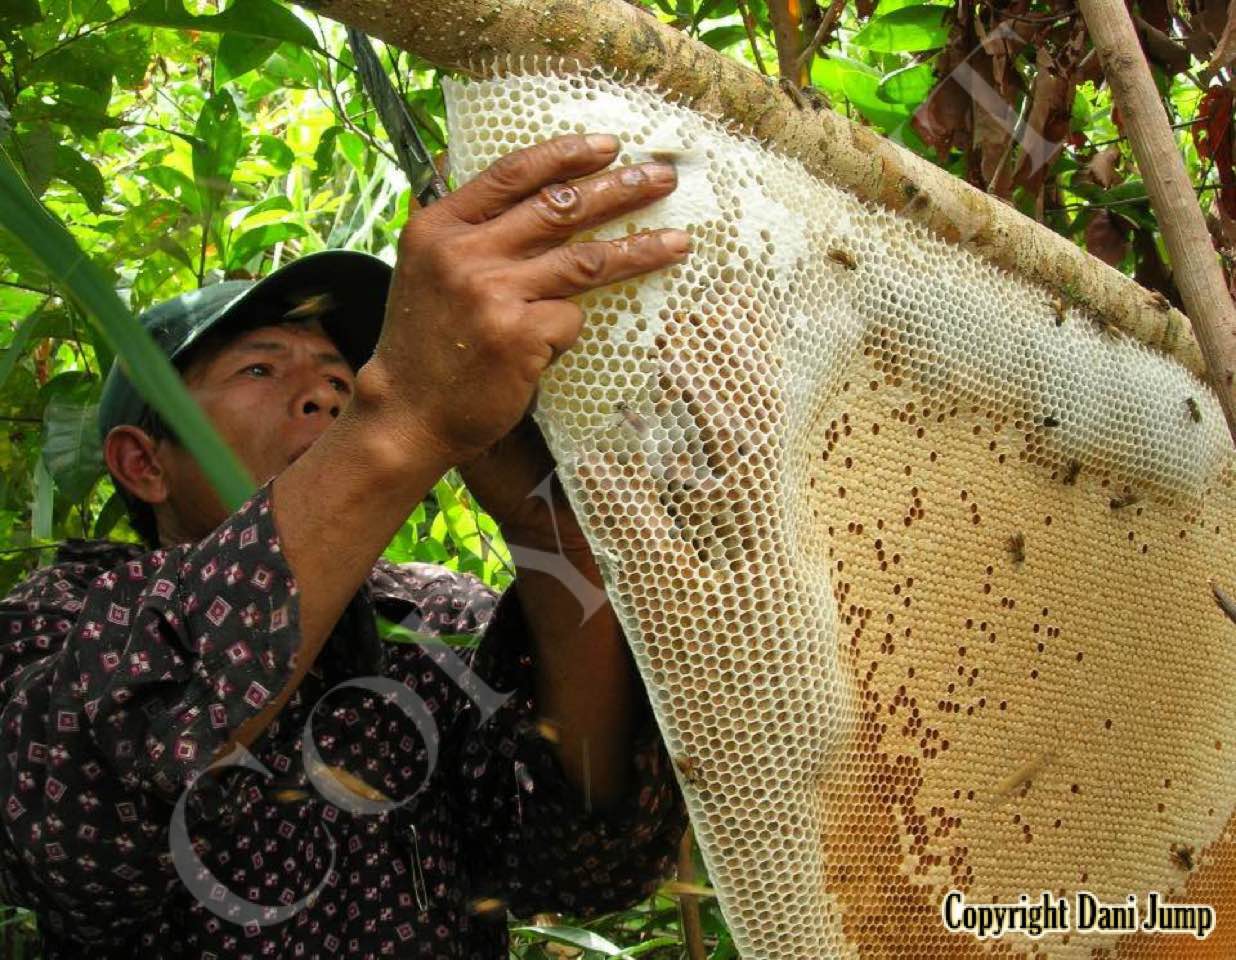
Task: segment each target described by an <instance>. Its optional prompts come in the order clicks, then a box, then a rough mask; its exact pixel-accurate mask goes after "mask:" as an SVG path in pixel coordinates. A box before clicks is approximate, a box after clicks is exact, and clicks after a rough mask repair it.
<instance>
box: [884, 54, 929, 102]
mask: <svg viewBox="0 0 1236 960" xmlns="http://www.w3.org/2000/svg"><path fill="white" fill-rule="evenodd" d="M935 76H936V71H935V68H934V67H932V65H931V64H930V63H915V64H911V65H910V66H908V67H902V68H901V69H900V70H894V71H893V72H892V73H890V74H889V75H888V76H887V77H885V78H884V79H883V80H881V81H880V86H879V89H878V90H877V91H876V93H877V94H878V95H879V97H880V99H881V100H883V101H885V102H886V103H908V104H911V105H914V106H917V105H918V104H920V103H922V102H923V101H924V100H926V99H927V94H929V93H931V89H932V87H934V86H935V83H936V80H935Z"/></svg>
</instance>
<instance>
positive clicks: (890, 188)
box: [301, 0, 1206, 376]
mask: <svg viewBox="0 0 1236 960" xmlns="http://www.w3.org/2000/svg"><path fill="white" fill-rule="evenodd" d="M301 2H302V3H304V4H305V5H306V6H308V7H309V8H310V9H312V10H314V11H316V12H318V13H320V14H322V15H323V16H327V17H331V18H332V19H335V20H339V21H341V22H343V23H346V24H349V25H351V26H355V27H359V28H360V29H361V30H363V31H365V32H366V33H368V34H370V35H371V36H375V37H380V38H381V39H383V40H386V41H387V42H389V43H392V44H394V45H395V46H397V47H400V48H402V49H404V50H409V51H411V52H413V53H415V54H417V55H418V56H420V57H422V58H423V59H425V60H427V61H429V62H430V63H433V64H435V65H436V66H439V67H443V68H445V69H450V70H457V71H460V72H462V73H465V74H473V75H476V74H485V73H487V72H488V71H489V70H490V69H491V68H492V67H493V66H494V65H495V64H503V63H509V62H518V59H519V58H520V57H543V58H546V59H554V60H557V59H560V58H563V59H567V60H569V61H573V62H576V63H579V64H581V65H583V66H593V65H595V66H598V67H601V68H603V69H606V70H609V71H611V72H613V73H616V74H621V75H625V76H628V77H633V78H638V79H639V80H641V81H642V82H644V83H647V84H649V85H651V86H654V87H656V88H658V89H660V90H662V91H664V93H665V95H667V96H672V97H678V98H681V99H682V100H683V101H684V102H686V103H689V104H691V105H692V106H693V107H695V108H696V109H697V110H700V111H701V112H704V113H710V114H713V115H717V116H721V117H724V118H726V119H727V120H728V121H729V122H730V123H731V124H732V125H734V126H735V127H736V128H738V129H740V130H742V131H744V132H746V133H747V134H749V135H750V136H752V137H754V138H755V139H757V140H759V141H760V142H761V143H762V144H764V145H765V146H766V147H767V148H768V149H770V150H773V151H775V152H777V153H779V154H781V155H782V156H787V157H790V158H793V159H796V160H798V161H799V162H801V163H802V164H803V166H804V167H805V168H806V169H807V170H808V171H810V172H811V173H812V174H814V175H815V176H818V177H820V178H821V179H822V180H824V181H826V182H828V183H832V184H835V185H837V186H839V187H841V188H843V189H845V190H847V191H849V192H850V193H852V194H853V195H854V196H857V197H858V198H859V199H861V200H865V201H867V202H870V203H875V204H879V205H881V206H884V207H886V208H888V209H890V210H892V211H894V212H896V213H897V214H898V215H900V216H903V217H905V218H906V219H907V220H908V221H910V222H913V223H917V224H920V225H922V226H924V227H926V228H927V229H928V230H930V231H932V232H933V233H934V234H935V235H936V236H938V237H941V238H942V239H944V240H946V241H948V242H951V243H956V244H960V245H962V246H964V247H966V248H967V249H969V250H972V251H973V252H974V253H976V254H978V255H979V256H981V257H984V258H985V259H987V260H989V261H990V262H992V263H994V264H996V265H997V266H1000V267H1002V268H1004V269H1006V270H1009V271H1010V272H1012V273H1016V274H1018V275H1020V276H1022V277H1025V278H1026V279H1028V280H1032V281H1035V282H1037V283H1039V284H1040V285H1041V286H1043V287H1044V288H1045V302H1048V298H1049V297H1051V298H1055V299H1057V300H1058V301H1059V302H1063V303H1065V304H1072V305H1076V306H1078V307H1081V308H1083V309H1086V310H1089V311H1091V312H1092V313H1094V314H1095V315H1097V316H1099V317H1102V318H1103V319H1104V320H1105V321H1107V322H1109V323H1111V324H1112V325H1114V326H1116V327H1118V328H1119V329H1121V330H1122V331H1124V332H1125V333H1127V334H1128V335H1130V336H1132V337H1135V338H1137V339H1138V340H1141V341H1142V342H1143V343H1145V344H1147V345H1149V346H1151V347H1154V348H1156V349H1158V350H1161V351H1163V352H1164V353H1166V354H1169V355H1170V356H1172V357H1174V358H1175V359H1177V360H1178V361H1179V362H1180V363H1181V364H1183V365H1184V366H1185V367H1186V368H1187V369H1189V370H1191V371H1192V372H1193V373H1195V374H1197V375H1199V376H1201V375H1202V374H1203V373H1204V371H1205V369H1206V367H1205V363H1204V362H1203V360H1202V355H1201V352H1200V350H1199V349H1198V344H1197V341H1196V340H1195V339H1194V338H1193V334H1192V332H1191V330H1190V327H1189V321H1188V318H1187V317H1185V316H1184V315H1183V314H1182V313H1180V312H1179V311H1177V310H1173V309H1171V308H1170V307H1169V306H1167V305H1166V304H1165V303H1164V302H1163V300H1162V298H1161V297H1159V296H1156V295H1154V294H1151V293H1150V291H1148V290H1146V289H1145V288H1143V287H1141V286H1139V285H1138V284H1136V283H1134V282H1133V281H1132V280H1131V279H1129V278H1128V277H1126V276H1125V275H1124V274H1122V273H1120V272H1119V271H1118V270H1115V269H1114V268H1112V267H1109V266H1108V265H1107V264H1105V263H1103V262H1102V261H1100V260H1098V259H1096V258H1095V257H1092V256H1090V255H1089V254H1088V253H1086V252H1085V251H1084V250H1082V249H1081V248H1080V247H1078V246H1077V245H1076V244H1074V243H1073V242H1072V241H1071V240H1069V239H1068V238H1066V237H1062V236H1060V235H1059V234H1057V233H1055V232H1053V231H1052V230H1050V229H1048V228H1047V227H1045V226H1043V225H1042V224H1039V223H1036V222H1035V221H1033V220H1031V219H1030V218H1029V217H1026V216H1024V215H1023V214H1021V213H1019V212H1018V211H1017V210H1014V209H1013V208H1012V207H1010V206H1009V205H1008V204H1006V203H1003V202H1002V201H1001V200H999V199H998V198H996V197H991V196H988V195H987V194H986V193H984V192H983V191H982V190H979V189H977V188H975V187H973V186H971V185H970V184H968V183H966V182H965V181H964V180H961V179H960V178H958V177H955V176H953V175H952V174H950V173H949V172H948V171H946V170H943V169H941V168H940V167H937V166H936V165H935V164H933V163H932V162H931V161H929V160H926V159H924V158H922V157H919V156H917V155H916V154H914V153H913V152H911V151H909V150H907V149H905V148H903V147H901V146H900V145H898V144H896V143H893V142H892V141H891V140H888V139H886V138H884V137H881V136H879V135H878V134H877V133H875V132H874V131H872V130H871V129H870V128H869V127H864V126H862V125H860V124H857V123H854V122H852V121H851V120H849V119H848V118H846V117H843V116H842V115H841V114H839V113H836V112H834V111H832V110H829V109H820V110H814V109H811V108H803V107H800V106H798V105H797V104H795V102H794V101H793V100H792V99H791V98H790V97H789V96H787V95H785V94H784V93H782V92H781V91H780V90H778V89H777V87H776V86H775V83H774V82H773V81H770V80H769V79H768V78H766V77H762V76H760V75H759V74H758V73H756V72H755V71H753V70H751V69H749V68H748V67H746V66H744V65H742V64H740V63H738V62H737V61H735V60H731V59H730V58H728V57H725V56H723V55H721V54H719V53H717V51H715V50H713V49H711V48H710V47H708V46H706V45H704V44H702V43H700V42H699V41H697V40H694V39H692V38H691V37H689V36H688V35H687V34H685V33H683V32H681V31H678V30H675V29H673V28H672V27H670V26H669V25H668V24H664V23H661V22H660V21H659V20H657V19H656V18H655V17H653V16H650V15H649V14H648V13H646V12H645V11H644V10H642V9H640V8H638V7H636V6H633V5H631V4H629V3H625V2H623V0H555V2H553V3H546V2H545V0H400V2H398V3H393V2H391V0H301Z"/></svg>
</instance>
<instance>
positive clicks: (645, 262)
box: [515, 230, 691, 300]
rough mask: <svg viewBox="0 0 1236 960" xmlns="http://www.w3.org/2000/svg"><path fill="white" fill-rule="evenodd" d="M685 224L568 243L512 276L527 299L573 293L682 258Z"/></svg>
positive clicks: (685, 248) (687, 239) (687, 241)
mask: <svg viewBox="0 0 1236 960" xmlns="http://www.w3.org/2000/svg"><path fill="white" fill-rule="evenodd" d="M690 241H691V238H690V237H689V236H688V235H687V233H686V232H685V231H683V230H656V231H653V232H651V233H635V234H632V235H631V236H629V237H623V238H621V239H619V240H596V241H593V242H591V243H568V244H566V245H565V246H560V247H555V248H554V249H553V250H550V251H549V252H548V253H543V254H541V255H540V256H539V257H534V258H533V259H531V260H528V261H526V262H525V265H524V267H523V268H522V270H521V271H520V272H519V273H517V274H516V275H515V276H516V277H518V278H519V279H518V280H517V283H518V284H519V288H520V291H521V293H523V294H524V296H526V297H527V298H528V299H530V300H531V299H543V300H547V299H558V298H565V297H573V296H575V295H576V294H580V293H585V292H587V291H588V290H593V289H595V288H596V287H604V286H606V285H607V284H611V283H616V282H617V281H619V280H627V279H629V278H631V277H637V276H639V275H640V274H642V273H648V272H649V271H652V270H659V269H661V268H662V267H668V266H670V265H671V264H675V263H681V262H682V261H683V260H684V259H686V256H687V253H688V250H689V248H690Z"/></svg>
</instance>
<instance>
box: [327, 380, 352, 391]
mask: <svg viewBox="0 0 1236 960" xmlns="http://www.w3.org/2000/svg"><path fill="white" fill-rule="evenodd" d="M330 385H331V386H332V387H334V388H335V389H336V390H338V391H339V392H340V393H351V392H352V384H350V383H348V381H346V380H343V379H340V378H339V377H331V378H330Z"/></svg>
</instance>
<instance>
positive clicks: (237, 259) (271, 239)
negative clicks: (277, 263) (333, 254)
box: [227, 223, 305, 268]
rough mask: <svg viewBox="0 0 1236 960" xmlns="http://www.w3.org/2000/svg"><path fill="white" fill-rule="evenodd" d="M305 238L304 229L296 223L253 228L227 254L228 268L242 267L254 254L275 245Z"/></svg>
mask: <svg viewBox="0 0 1236 960" xmlns="http://www.w3.org/2000/svg"><path fill="white" fill-rule="evenodd" d="M303 236H305V228H304V227H302V226H301V225H300V224H298V223H268V224H265V225H264V226H261V227H254V228H253V229H252V230H247V231H245V232H244V233H242V234H241V235H240V239H239V240H237V241H236V242H235V243H234V244H232V248H231V250H230V251H229V252H228V258H227V259H228V267H229V268H235V267H242V266H244V265H245V264H246V263H248V262H249V260H250V259H251V258H252V257H253V256H254V255H256V254H258V253H261V252H262V251H263V250H268V249H270V248H271V247H273V246H274V245H275V244H276V243H279V242H280V241H283V240H290V239H292V238H293V237H303Z"/></svg>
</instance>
